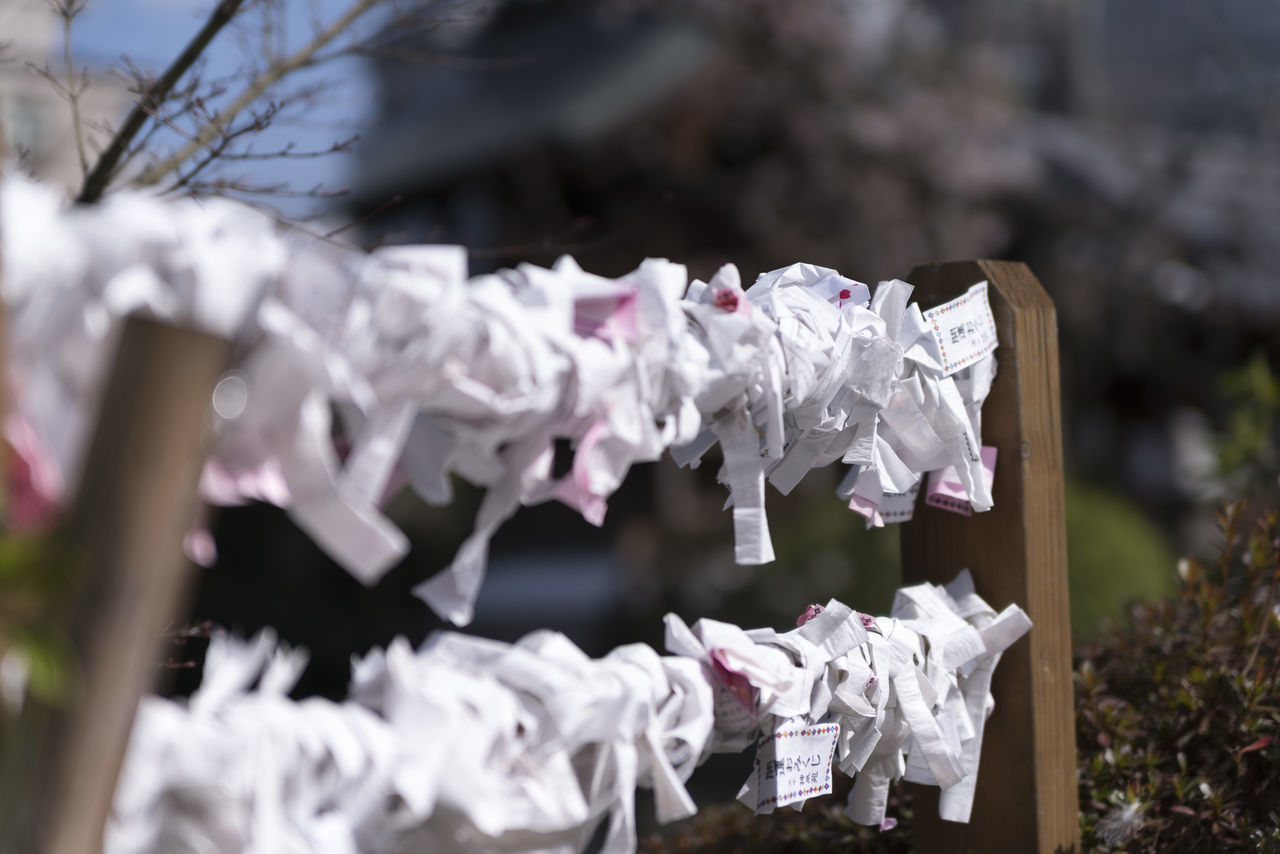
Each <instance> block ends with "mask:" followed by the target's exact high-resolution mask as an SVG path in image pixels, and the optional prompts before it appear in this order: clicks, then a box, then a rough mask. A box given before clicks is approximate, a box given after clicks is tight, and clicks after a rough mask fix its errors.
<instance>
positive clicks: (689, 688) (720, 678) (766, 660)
mask: <svg viewBox="0 0 1280 854" xmlns="http://www.w3.org/2000/svg"><path fill="white" fill-rule="evenodd" d="M805 616H806V617H809V619H807V620H806V621H805V622H804V623H803V624H802V625H801V626H800V627H799V628H797V629H795V630H793V631H788V632H785V633H777V632H775V631H774V630H773V629H752V630H750V631H743V630H742V629H739V628H738V627H737V626H733V625H729V624H725V623H719V622H715V621H711V620H701V621H699V622H697V623H695V624H694V625H693V626H692V627H689V626H686V625H685V624H684V623H683V622H682V621H681V620H680V619H679V618H678V617H676V616H675V615H668V617H667V620H666V623H667V649H668V652H670V653H671V655H668V656H659V655H658V654H657V653H656V652H654V651H653V650H652V649H650V648H649V647H647V646H645V645H643V644H632V645H628V646H622V647H619V648H617V649H615V650H614V651H613V652H611V653H610V654H609V655H607V656H605V657H604V658H601V659H591V658H588V657H587V656H586V655H585V654H583V653H582V652H581V651H580V650H579V649H578V648H577V647H576V646H574V645H573V644H572V643H571V642H570V641H569V640H568V639H566V638H565V637H564V636H562V635H560V634H557V633H554V632H546V631H544V632H535V633H533V634H531V635H528V636H526V637H525V638H523V639H522V640H520V641H519V642H517V643H516V644H514V645H507V644H503V643H498V642H496V641H489V640H483V639H479V638H474V637H469V636H465V635H460V634H453V633H442V634H438V635H435V636H434V637H432V638H431V639H429V640H428V642H427V643H426V644H425V645H424V646H423V647H422V649H420V650H418V651H417V652H414V651H413V650H411V649H410V647H409V645H408V643H407V642H405V641H403V640H397V641H396V642H395V643H393V644H392V645H391V646H390V647H389V648H388V649H387V650H385V651H382V650H375V651H374V652H372V653H370V654H369V655H367V656H365V658H364V659H363V660H358V661H355V662H354V664H353V674H352V682H351V690H350V697H349V698H348V700H347V701H346V702H344V703H340V704H339V703H333V702H329V701H326V700H319V699H309V700H303V701H301V702H294V701H292V700H290V699H288V697H287V692H288V691H289V689H290V687H291V686H292V685H293V684H294V681H295V680H296V679H297V677H298V676H299V674H300V673H301V671H302V668H303V667H304V665H305V660H306V659H305V655H303V654H301V653H299V652H297V651H292V652H291V651H289V650H287V649H284V648H281V647H278V646H277V644H276V643H275V640H274V638H273V637H272V636H271V635H270V634H263V635H259V636H258V637H257V638H255V639H254V640H253V641H251V642H248V643H244V642H237V641H233V640H231V639H228V638H226V637H218V638H215V640H214V642H213V644H212V645H211V647H210V650H209V655H208V659H207V661H206V664H205V674H204V682H203V684H202V686H201V687H200V689H199V690H198V691H197V692H196V693H195V694H194V695H192V697H191V699H190V701H189V702H186V703H176V702H172V701H170V700H165V699H160V698H158V697H147V698H145V699H144V701H143V703H142V705H141V707H140V708H139V711H138V717H137V720H136V722H135V724H134V729H133V736H132V739H131V741H130V744H129V749H128V754H127V757H126V761H125V765H124V769H123V772H122V775H121V778H120V783H119V785H118V788H117V790H116V796H115V802H114V806H113V809H112V813H111V817H110V820H109V823H108V827H107V835H106V851H107V852H108V854H143V852H161V851H165V852H167V851H217V852H225V854H233V852H250V851H270V852H281V854H289V852H299V854H301V852H309V853H310V852H325V854H330V853H332V854H338V852H342V854H350V852H357V851H360V852H407V851H432V852H441V854H443V852H462V851H473V852H478V851H483V852H499V851H501V852H516V851H538V852H548V854H550V853H551V852H564V854H569V852H578V851H581V850H582V849H583V846H584V845H585V843H586V841H587V840H588V839H590V837H591V836H592V835H593V833H594V832H595V831H596V828H597V826H598V825H599V824H600V823H601V822H602V821H604V822H607V830H606V837H605V846H604V849H603V850H604V851H605V852H606V854H622V852H630V851H633V850H634V849H635V813H634V794H635V789H636V787H637V786H646V787H649V788H652V789H653V790H654V793H655V800H656V807H657V816H658V819H659V820H660V821H663V822H667V821H672V820H675V819H679V818H684V817H687V816H689V815H692V814H693V813H694V812H695V811H696V808H695V806H694V804H693V801H692V800H691V799H690V797H689V795H688V793H687V791H686V790H685V788H684V782H685V781H686V780H688V778H689V776H690V774H691V773H692V772H693V770H694V768H695V766H697V765H698V764H699V763H700V762H701V761H702V760H703V759H705V758H706V757H707V756H708V755H709V754H710V753H711V752H712V751H721V752H736V751H739V750H741V749H743V748H744V747H746V746H748V745H750V744H752V743H753V742H755V741H756V738H757V736H758V735H760V734H764V736H765V737H766V740H767V738H768V737H769V736H773V735H775V734H780V735H782V736H783V737H787V736H789V735H791V734H793V733H801V734H805V735H809V734H813V733H817V734H819V735H821V736H823V737H825V738H826V739H828V740H827V741H826V742H825V744H817V743H815V745H814V747H813V749H806V748H805V747H804V746H803V745H801V746H798V747H797V748H795V749H784V750H781V751H780V752H778V753H776V754H771V755H769V756H767V757H765V758H764V761H765V762H772V763H774V767H773V770H774V774H773V777H769V774H768V772H767V771H766V773H764V774H761V773H759V772H756V771H753V772H752V774H751V776H750V778H749V779H748V780H747V782H746V785H744V786H743V790H742V793H741V794H740V799H741V800H743V801H744V802H746V803H747V804H748V805H749V806H750V807H752V808H753V809H756V810H757V811H767V810H771V809H773V807H774V806H775V805H777V804H778V803H779V802H784V803H792V804H793V805H794V806H796V807H797V808H798V807H799V806H800V805H801V804H803V803H804V799H805V798H806V797H808V796H811V795H812V794H813V793H814V790H820V789H822V788H825V787H826V784H828V783H829V778H830V769H831V762H832V760H831V759H829V758H828V757H830V756H831V748H830V741H829V739H830V738H831V735H830V734H832V733H834V740H835V758H834V763H835V765H836V767H837V768H838V769H839V770H840V771H842V772H844V773H846V774H856V775H857V776H856V780H855V783H854V787H853V791H852V794H851V796H850V799H849V805H848V814H849V815H850V817H851V818H852V819H853V820H854V821H857V822H861V823H864V824H873V825H875V824H881V823H882V822H884V821H885V818H886V817H885V803H886V799H887V794H888V788H889V784H890V781H892V780H894V779H897V778H901V777H905V778H906V779H908V780H911V781H914V782H918V783H925V784H931V785H938V786H941V787H942V794H941V814H942V817H943V818H945V819H948V820H951V821H967V820H968V817H969V808H970V804H971V802H972V799H973V786H974V781H975V780H976V778H977V772H978V757H979V755H980V753H981V744H982V736H983V729H984V726H985V723H986V720H987V718H988V717H989V716H990V715H991V712H992V709H993V701H992V699H991V695H990V693H989V687H990V682H991V673H992V670H993V669H994V667H995V665H996V663H997V661H998V660H999V658H1000V655H1001V653H1002V652H1003V651H1004V650H1005V649H1006V648H1008V646H1009V645H1010V644H1012V643H1013V642H1014V641H1015V640H1017V639H1018V638H1019V637H1020V636H1021V635H1022V634H1023V633H1025V632H1026V631H1027V630H1028V629H1029V628H1030V625H1031V624H1030V621H1029V620H1028V619H1027V617H1026V615H1025V614H1024V613H1023V612H1022V610H1021V609H1019V608H1018V607H1017V606H1016V605H1011V606H1009V607H1008V608H1006V609H1005V610H1004V611H1002V612H1000V613H999V614H996V612H995V611H994V610H993V609H991V608H990V607H989V606H988V605H987V604H986V603H985V602H983V601H982V599H980V598H979V597H978V596H977V595H976V594H975V593H974V590H973V583H972V579H971V578H970V576H969V573H968V572H967V571H964V572H961V573H960V575H959V576H957V578H956V579H955V580H954V581H952V582H951V583H950V584H948V585H947V586H946V587H945V588H942V587H935V586H932V585H927V584H926V585H919V586H915V587H908V588H905V589H903V590H901V591H899V593H898V595H897V597H896V599H895V601H894V606H893V613H892V616H890V617H880V618H872V617H868V616H867V615H865V614H859V613H857V612H855V611H853V610H851V609H850V608H848V607H846V606H845V605H842V604H841V603H839V602H837V601H835V600H832V601H831V602H830V603H828V605H827V606H826V607H825V608H818V607H817V606H814V607H812V608H810V610H809V611H808V612H806V615H805ZM802 619H803V618H802ZM822 740H823V739H822V738H819V739H818V742H822ZM820 747H821V749H819V748H820ZM815 756H816V757H817V758H816V759H815V758H814V757H815ZM824 763H825V767H822V766H823V764H824ZM800 766H804V767H803V768H801V767H800ZM779 769H781V770H779ZM819 770H820V771H821V772H822V773H821V774H819V773H818V772H819ZM779 774H781V775H782V776H783V777H785V778H786V779H787V780H789V781H792V782H795V783H796V786H800V787H803V788H804V789H808V790H810V791H809V792H808V793H807V794H806V793H805V792H804V791H799V792H797V791H796V790H795V789H796V786H793V787H792V788H791V789H790V790H788V791H786V792H783V793H782V795H783V796H782V797H781V798H779V796H778V795H777V794H775V793H772V792H770V793H763V794H762V793H760V792H759V791H758V787H759V786H760V785H761V781H764V782H765V784H766V785H768V784H769V783H770V782H771V781H776V780H777V779H778V777H779Z"/></svg>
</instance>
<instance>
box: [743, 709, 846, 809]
mask: <svg viewBox="0 0 1280 854" xmlns="http://www.w3.org/2000/svg"><path fill="white" fill-rule="evenodd" d="M839 735H840V725H839V724H834V723H829V724H806V723H790V722H788V723H784V724H782V725H781V726H779V727H778V729H777V730H776V731H775V732H774V733H773V734H772V735H767V736H765V737H763V738H761V739H760V741H759V742H758V743H757V745H756V792H757V797H758V798H759V801H758V803H757V804H756V812H759V811H760V810H761V809H763V808H765V807H768V806H773V807H781V806H786V805H787V804H791V803H795V802H796V801H804V800H806V799H808V798H816V797H817V796H818V795H826V794H829V793H830V792H831V757H832V755H833V754H834V753H835V749H836V738H837V737H838V736H839Z"/></svg>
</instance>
